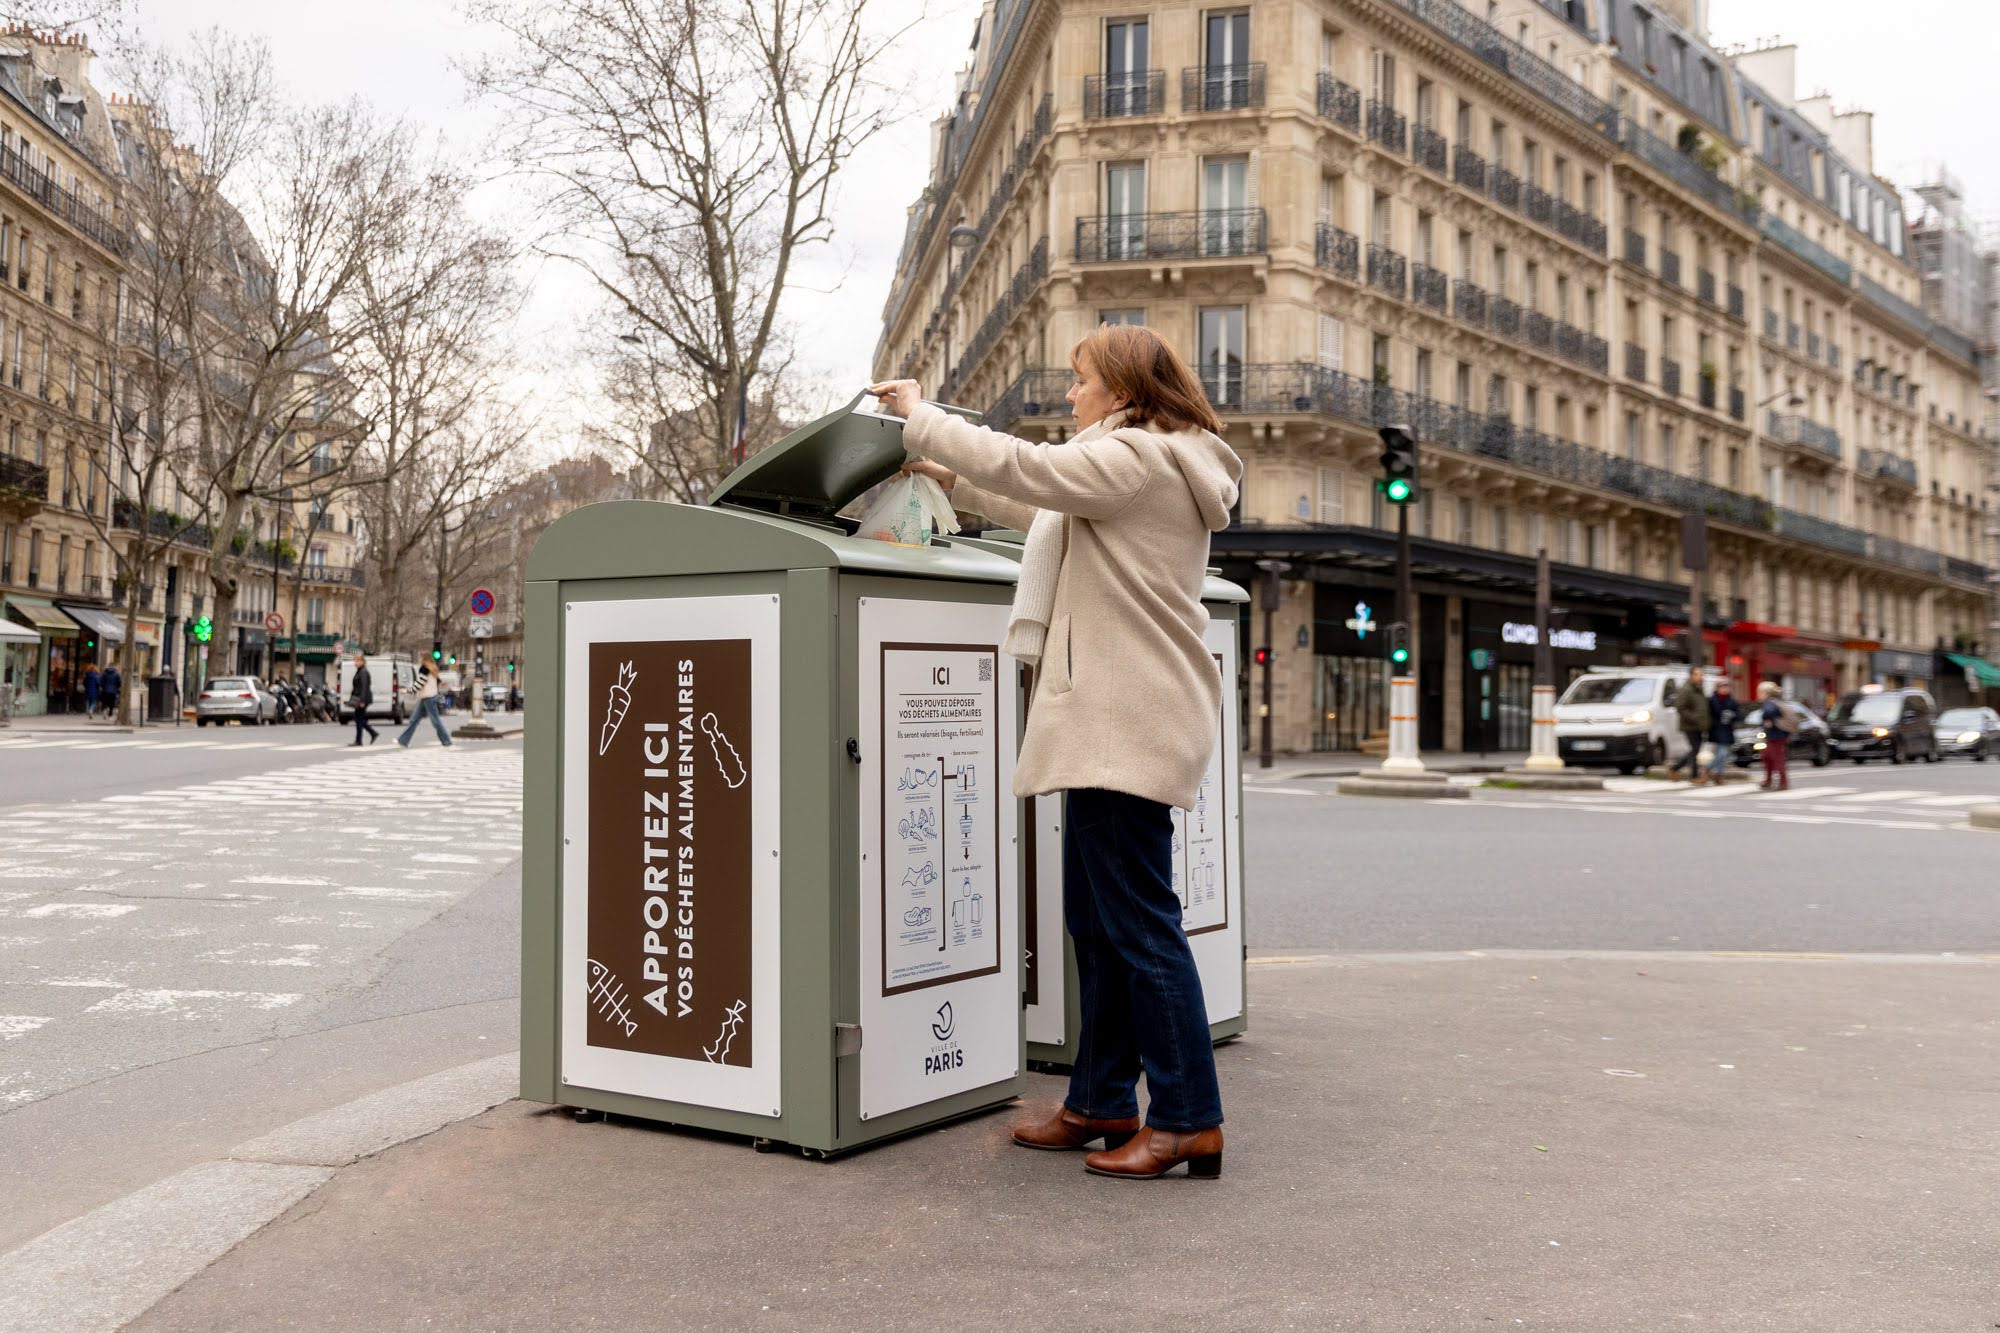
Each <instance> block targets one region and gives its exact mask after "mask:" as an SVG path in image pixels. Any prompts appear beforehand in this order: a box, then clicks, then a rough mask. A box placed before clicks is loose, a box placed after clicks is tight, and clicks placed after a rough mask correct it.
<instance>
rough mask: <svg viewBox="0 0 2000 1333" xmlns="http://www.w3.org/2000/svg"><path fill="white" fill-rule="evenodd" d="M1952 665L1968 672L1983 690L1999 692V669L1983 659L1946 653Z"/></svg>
mask: <svg viewBox="0 0 2000 1333" xmlns="http://www.w3.org/2000/svg"><path fill="white" fill-rule="evenodd" d="M1945 656H1946V657H1948V658H1950V659H1951V660H1952V661H1953V662H1954V663H1956V664H1957V665H1959V666H1962V667H1964V668H1965V669H1966V670H1967V671H1970V672H1971V673H1972V674H1973V676H1974V678H1976V679H1977V680H1978V681H1979V687H1980V688H1981V689H1984V690H2000V667H1997V666H1994V665H1993V664H1992V663H1991V662H1989V661H1987V660H1986V659H1985V658H1983V657H1972V656H1969V655H1967V654H1965V653H1946V654H1945Z"/></svg>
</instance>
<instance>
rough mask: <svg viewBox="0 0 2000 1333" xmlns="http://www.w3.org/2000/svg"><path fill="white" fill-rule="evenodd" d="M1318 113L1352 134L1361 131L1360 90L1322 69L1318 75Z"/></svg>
mask: <svg viewBox="0 0 2000 1333" xmlns="http://www.w3.org/2000/svg"><path fill="white" fill-rule="evenodd" d="M1319 113H1320V115H1321V116H1323V117H1325V118H1326V119H1327V120H1330V121H1332V122H1333V123H1334V124H1336V125H1339V126H1341V127H1343V128H1344V129H1346V130H1348V131H1350V132H1351V133H1354V134H1359V133H1361V91H1360V89H1358V88H1355V87H1353V86H1352V85H1351V84H1346V83H1342V82H1341V81H1340V80H1339V79H1336V78H1335V77H1334V76H1333V75H1331V74H1328V73H1326V72H1324V71H1322V72H1321V73H1320V76H1319Z"/></svg>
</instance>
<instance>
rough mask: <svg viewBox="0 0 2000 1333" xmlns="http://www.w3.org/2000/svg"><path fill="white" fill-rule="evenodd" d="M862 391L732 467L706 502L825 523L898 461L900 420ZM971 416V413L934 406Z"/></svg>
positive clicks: (900, 459) (974, 414) (884, 478)
mask: <svg viewBox="0 0 2000 1333" xmlns="http://www.w3.org/2000/svg"><path fill="white" fill-rule="evenodd" d="M874 404H875V398H874V396H873V395H872V394H869V393H867V392H866V391H863V392H861V393H858V394H856V395H855V396H854V398H853V400H852V401H850V402H849V403H848V404H847V405H846V406H845V407H842V408H838V409H836V410H835V411H832V412H829V413H827V414H826V415H825V416H823V417H821V418H820V419H819V420H817V421H813V422H809V423H807V424H806V425H803V426H801V427H799V428H798V429H797V430H795V431H793V432H792V433H791V434H789V435H787V436H785V438H784V439H782V440H779V441H778V442H777V443H776V444H774V445H772V446H771V447H770V448H768V449H765V450H763V451H762V452H761V453H759V454H758V455H757V456H756V457H754V458H752V459H750V460H749V461H747V462H745V463H744V464H743V466H741V467H739V468H737V469H736V470H735V471H734V472H732V473H730V474H729V475H728V476H727V477H725V478H724V479H723V481H722V484H721V485H720V486H718V487H716V488H715V493H714V494H713V495H711V496H710V497H709V501H708V502H709V503H710V504H711V505H727V506H730V507H733V508H738V509H757V510H762V511H764V512H766V513H772V514H784V515H788V516H791V517H796V518H805V519H818V520H821V521H831V520H832V519H833V517H834V516H835V515H836V514H838V513H839V512H840V511H841V510H842V509H843V508H845V507H846V506H847V505H848V503H849V502H851V501H852V500H853V499H854V498H855V497H856V496H858V495H860V494H862V493H863V492H865V491H867V490H868V489H869V488H870V487H871V486H877V485H880V484H881V483H882V482H884V481H887V480H888V479H889V478H890V477H893V476H895V475H896V469H898V468H900V467H901V466H903V459H904V456H905V453H904V449H903V422H902V418H900V417H894V416H889V415H887V414H885V413H881V412H877V411H876V410H875V408H874ZM938 406H940V407H944V409H945V411H947V412H954V413H957V414H958V415H959V416H962V417H965V418H967V419H969V420H972V421H977V420H979V414H978V413H977V412H971V411H968V410H966V409H965V408H962V407H950V406H946V405H945V404H942V403H940V404H938Z"/></svg>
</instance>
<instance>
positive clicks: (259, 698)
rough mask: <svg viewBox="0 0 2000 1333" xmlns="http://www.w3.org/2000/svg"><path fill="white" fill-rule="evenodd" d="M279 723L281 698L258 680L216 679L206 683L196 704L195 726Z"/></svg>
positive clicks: (241, 677) (240, 678)
mask: <svg viewBox="0 0 2000 1333" xmlns="http://www.w3.org/2000/svg"><path fill="white" fill-rule="evenodd" d="M277 720H278V700H277V696H276V695H274V694H272V693H271V692H270V691H269V690H267V689H265V688H264V682H263V681H261V680H258V679H257V678H256V677H255V676H213V677H211V678H209V679H208V680H206V681H203V682H202V686H201V693H200V694H197V695H196V696H195V700H194V724H195V725H196V726H197V727H205V726H207V725H208V724H209V723H211V722H213V723H215V724H216V725H217V726H218V727H219V726H221V725H222V724H223V723H225V722H247V723H248V724H250V725H251V726H253V727H261V726H263V725H265V724H266V723H272V722H276V721H277Z"/></svg>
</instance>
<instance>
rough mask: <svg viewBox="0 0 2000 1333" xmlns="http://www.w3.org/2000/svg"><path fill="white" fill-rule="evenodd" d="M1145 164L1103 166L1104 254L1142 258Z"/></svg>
mask: <svg viewBox="0 0 2000 1333" xmlns="http://www.w3.org/2000/svg"><path fill="white" fill-rule="evenodd" d="M1145 213H1146V164H1145V163H1144V162H1107V163H1106V164H1105V166H1104V257H1105V258H1106V259H1143V258H1144V257H1145V254H1146V218H1145Z"/></svg>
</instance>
